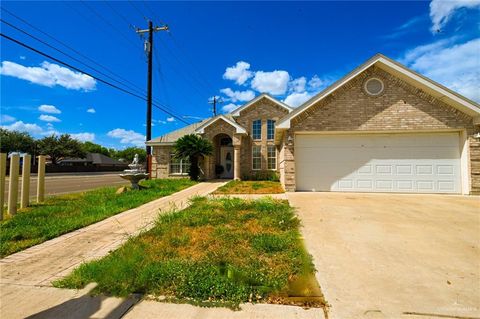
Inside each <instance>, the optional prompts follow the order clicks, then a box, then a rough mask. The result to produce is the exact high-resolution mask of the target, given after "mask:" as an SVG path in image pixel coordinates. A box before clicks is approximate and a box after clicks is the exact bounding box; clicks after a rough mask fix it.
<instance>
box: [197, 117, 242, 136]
mask: <svg viewBox="0 0 480 319" xmlns="http://www.w3.org/2000/svg"><path fill="white" fill-rule="evenodd" d="M218 120H224V121H225V122H227V123H228V124H230V125H231V126H233V127H234V128H235V130H236V131H235V133H237V134H247V130H246V129H245V128H244V127H243V126H241V125H240V124H238V123H236V122H235V121H232V120H231V119H229V118H227V117H226V116H223V115H219V116H216V117H213V118H211V119H210V120H209V121H207V122H206V123H204V124H203V125H201V126H200V127H198V128H197V129H196V130H195V133H197V134H203V133H205V128H206V127H208V126H210V125H212V124H213V123H215V122H216V121H218Z"/></svg>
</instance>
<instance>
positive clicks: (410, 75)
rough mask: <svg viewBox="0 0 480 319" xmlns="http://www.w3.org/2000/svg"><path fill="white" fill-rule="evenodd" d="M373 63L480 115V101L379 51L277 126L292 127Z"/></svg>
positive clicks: (452, 103) (468, 111)
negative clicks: (313, 107)
mask: <svg viewBox="0 0 480 319" xmlns="http://www.w3.org/2000/svg"><path fill="white" fill-rule="evenodd" d="M373 65H377V66H378V67H380V68H381V69H383V70H384V71H386V72H389V73H391V74H394V75H395V76H397V77H399V78H401V79H402V80H405V81H407V82H408V83H409V84H411V85H414V86H416V87H419V88H421V89H422V90H424V91H426V92H427V93H429V94H430V95H432V96H434V97H435V98H438V99H440V100H442V101H443V102H445V103H447V104H449V105H451V106H453V107H455V108H457V109H459V110H460V111H462V112H464V113H466V114H468V115H470V116H475V117H476V116H480V107H479V105H478V103H476V102H474V101H472V100H470V99H468V98H466V97H464V96H462V95H460V94H459V93H457V92H454V91H452V90H450V89H449V88H446V87H445V86H443V85H441V84H439V83H437V82H435V81H433V80H431V79H429V78H427V77H426V76H423V75H421V74H419V73H417V72H415V71H413V70H411V69H409V68H408V67H406V66H404V65H403V64H401V63H399V62H397V61H395V60H393V59H391V58H389V57H387V56H385V55H383V54H381V53H377V54H375V55H374V56H372V57H371V58H370V59H368V60H367V61H365V62H364V63H362V64H361V65H359V66H358V67H357V68H355V69H353V70H352V71H351V72H350V73H348V74H347V75H345V76H344V77H343V78H341V79H339V80H338V81H336V82H335V83H333V84H332V85H330V86H329V87H327V88H325V89H324V90H323V91H321V92H320V93H318V94H317V95H315V96H313V97H312V98H311V99H309V100H308V101H306V102H305V103H303V104H302V105H300V106H299V107H297V108H296V109H295V111H293V112H291V113H290V114H288V115H286V116H285V117H284V118H283V119H281V120H280V122H279V123H278V124H277V126H276V127H277V128H279V129H288V128H290V121H291V120H292V119H293V118H295V117H296V116H297V115H299V114H301V113H302V112H304V111H305V110H307V109H309V108H310V107H311V106H312V105H314V104H316V103H317V102H319V101H320V100H322V99H324V98H325V97H327V96H329V95H330V94H331V93H333V92H335V91H336V90H337V89H339V88H340V87H342V86H343V85H344V84H346V83H347V82H349V81H350V80H352V79H353V78H355V77H356V76H357V75H359V74H360V73H362V72H364V71H365V70H366V69H368V68H370V67H371V66H373Z"/></svg>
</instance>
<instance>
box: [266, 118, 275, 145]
mask: <svg viewBox="0 0 480 319" xmlns="http://www.w3.org/2000/svg"><path fill="white" fill-rule="evenodd" d="M275 122H276V121H275V120H267V140H269V141H272V140H274V139H275ZM270 123H272V127H271V131H272V136H271V137H269V133H270V126H269V124H270Z"/></svg>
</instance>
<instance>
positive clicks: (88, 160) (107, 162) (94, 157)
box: [58, 153, 127, 168]
mask: <svg viewBox="0 0 480 319" xmlns="http://www.w3.org/2000/svg"><path fill="white" fill-rule="evenodd" d="M58 165H61V166H93V167H96V168H107V167H108V168H113V167H120V168H124V167H127V165H126V164H125V163H124V162H121V161H118V160H116V159H113V158H110V157H108V156H106V155H103V154H100V153H87V155H86V157H85V158H64V159H62V160H61V161H58Z"/></svg>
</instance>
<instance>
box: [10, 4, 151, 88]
mask: <svg viewBox="0 0 480 319" xmlns="http://www.w3.org/2000/svg"><path fill="white" fill-rule="evenodd" d="M1 9H2V10H4V11H5V12H7V13H8V14H10V15H11V16H13V17H14V18H16V19H17V20H19V21H21V22H23V23H25V24H26V25H28V26H30V27H31V28H33V29H35V30H36V31H38V32H40V33H41V34H43V35H45V36H47V37H48V38H50V39H52V40H53V41H55V42H57V43H59V44H60V45H62V46H64V47H65V48H67V49H69V50H71V51H73V52H75V53H76V54H78V55H79V56H81V57H83V58H84V59H86V60H88V61H90V62H91V63H93V64H95V65H96V66H98V67H100V68H102V69H104V70H105V71H107V72H109V73H110V74H112V75H114V76H116V77H117V78H119V79H121V80H122V81H125V82H127V83H129V84H130V85H132V86H134V87H136V88H138V89H139V90H143V89H142V88H141V87H139V86H138V85H136V84H135V83H133V82H131V81H129V80H128V79H125V78H123V77H122V76H120V75H118V74H116V73H115V72H113V71H112V70H110V69H108V68H107V67H105V66H104V65H102V64H100V63H98V62H96V61H95V60H93V59H91V58H89V57H88V56H86V55H84V54H83V53H82V52H80V51H78V50H76V49H74V48H73V47H71V46H69V45H68V44H66V43H65V42H63V41H61V40H59V39H57V38H55V37H54V36H52V35H50V34H48V33H47V32H45V31H43V30H41V29H39V28H37V27H36V26H34V25H33V24H31V23H29V22H28V21H27V20H25V19H23V18H21V17H19V16H18V15H16V14H14V13H12V12H11V11H8V10H7V9H5V8H4V7H2V8H1ZM91 69H93V68H91Z"/></svg>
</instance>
